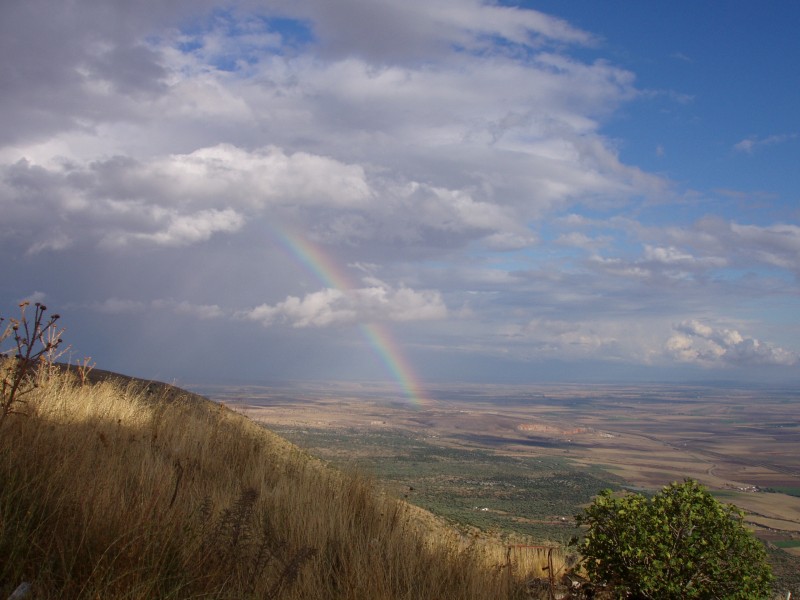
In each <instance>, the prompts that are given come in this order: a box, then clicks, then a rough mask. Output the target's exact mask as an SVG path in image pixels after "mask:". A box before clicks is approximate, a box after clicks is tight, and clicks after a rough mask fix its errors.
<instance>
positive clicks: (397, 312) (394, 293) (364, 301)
mask: <svg viewBox="0 0 800 600" xmlns="http://www.w3.org/2000/svg"><path fill="white" fill-rule="evenodd" d="M368 282H369V283H371V284H372V285H370V286H369V287H364V288H358V289H353V290H346V291H342V290H338V289H334V288H325V289H323V290H320V291H318V292H312V293H310V294H306V296H304V297H303V298H302V299H301V298H298V297H296V296H289V297H288V298H286V300H284V301H282V302H279V303H277V304H275V305H269V304H262V305H260V306H257V307H255V308H253V309H251V310H248V311H243V312H241V313H239V316H240V318H244V319H249V320H253V321H259V322H260V323H262V324H263V325H264V326H265V327H268V326H270V325H273V324H275V323H276V322H286V323H289V324H291V325H292V326H293V327H309V326H314V327H328V326H331V325H343V324H352V323H357V322H361V323H364V322H370V321H421V320H431V319H443V318H445V317H446V316H447V308H446V306H445V304H444V302H443V301H442V297H441V295H440V294H439V293H438V292H435V291H430V290H424V291H415V290H412V289H410V288H406V287H401V288H398V289H392V288H390V287H389V286H387V285H386V284H385V283H383V282H380V281H378V280H375V279H372V278H368Z"/></svg>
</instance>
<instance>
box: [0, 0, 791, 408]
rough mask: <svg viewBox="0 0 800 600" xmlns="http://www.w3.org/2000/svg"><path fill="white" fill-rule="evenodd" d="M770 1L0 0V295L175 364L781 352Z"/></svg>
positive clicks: (277, 376)
mask: <svg viewBox="0 0 800 600" xmlns="http://www.w3.org/2000/svg"><path fill="white" fill-rule="evenodd" d="M798 30H800V4H798V3H794V2H786V1H777V0H775V1H769V0H768V1H765V2H758V3H755V2H750V1H747V2H745V1H741V0H731V1H729V2H725V3H718V2H708V1H697V0H675V1H671V2H633V1H622V0H609V1H608V2H596V1H595V0H573V1H571V2H561V1H555V0H542V1H538V2H537V1H529V2H519V3H517V2H484V1H481V0H403V1H402V2H401V1H399V0H337V2H330V0H291V1H287V0H259V1H245V0H242V1H239V2H237V1H233V0H232V1H229V2H221V1H216V0H191V1H182V0H176V1H174V2H161V1H155V0H143V1H139V2H127V1H122V0H74V1H72V2H57V3H53V2H49V1H45V0H7V1H5V2H3V7H2V18H0V109H1V110H0V252H2V254H1V256H2V260H1V261H0V281H2V286H0V314H2V315H4V316H13V315H14V314H15V313H16V311H17V308H16V304H17V303H18V302H20V301H22V300H25V299H28V300H32V301H39V302H43V303H45V304H46V305H47V306H48V308H49V309H50V311H51V312H52V311H56V312H58V313H59V314H61V316H62V319H61V321H62V323H63V325H64V326H65V327H66V328H67V330H66V332H65V334H64V338H65V340H66V342H67V343H69V344H70V350H69V352H68V354H67V355H66V356H67V358H69V359H71V360H74V361H77V360H81V359H82V358H83V357H87V356H88V357H91V358H92V360H94V361H95V362H96V365H97V367H98V368H104V369H110V370H115V371H121V372H124V373H127V374H130V375H135V376H140V377H147V378H154V379H161V380H166V381H177V382H205V383H215V382H218V383H222V382H226V383H235V382H269V381H277V380H315V381H325V380H330V379H336V380H346V381H361V380H364V381H367V380H369V381H389V382H395V383H396V384H397V385H398V386H400V387H401V388H402V389H403V390H404V391H405V393H406V394H407V395H408V396H409V397H410V398H417V399H419V398H420V397H421V396H422V395H423V394H424V392H423V390H424V386H425V384H426V383H441V382H486V383H525V382H556V381H586V382H591V381H619V382H640V381H670V382H689V381H732V382H743V383H745V382H751V383H774V382H779V383H797V382H800V168H798V167H799V164H798V163H800V110H798V107H800V36H798V35H797V31H798Z"/></svg>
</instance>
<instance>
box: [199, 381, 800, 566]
mask: <svg viewBox="0 0 800 600" xmlns="http://www.w3.org/2000/svg"><path fill="white" fill-rule="evenodd" d="M194 389H195V391H198V392H200V393H202V394H204V395H206V396H209V397H211V398H212V399H215V400H217V401H219V402H222V403H224V404H226V405H228V406H230V407H231V408H234V409H236V410H238V411H240V412H242V413H245V414H247V415H248V416H250V417H251V418H253V419H254V420H256V421H259V422H262V423H264V424H265V425H267V426H268V427H269V428H270V429H272V430H274V431H277V432H279V433H281V434H282V435H284V436H285V437H287V438H288V439H290V440H292V441H293V442H295V443H297V444H299V445H300V446H302V447H305V448H307V449H308V450H309V451H310V452H312V453H314V454H316V455H318V456H321V457H323V458H325V459H328V460H331V461H333V462H335V463H337V464H339V465H342V466H345V467H346V466H348V465H352V466H356V467H358V468H360V469H363V470H367V471H369V472H371V473H372V474H373V475H374V476H375V477H376V478H377V479H379V480H381V481H382V482H383V484H384V485H386V486H387V487H389V488H391V489H392V490H393V491H394V492H395V493H398V494H400V495H401V496H406V497H408V499H409V500H410V501H412V502H414V503H416V504H418V505H420V506H423V507H425V508H428V509H430V510H432V511H434V512H436V513H438V514H441V515H444V516H447V517H449V518H451V519H452V520H453V521H454V522H456V523H462V524H464V525H465V526H468V525H477V526H479V527H481V528H496V529H499V530H510V531H519V532H523V533H530V534H533V535H536V536H538V537H544V538H547V539H552V540H556V541H564V540H566V539H567V538H569V537H570V536H571V535H573V534H574V533H575V529H574V525H573V519H572V517H573V515H574V514H575V513H576V512H577V511H578V509H579V507H580V506H581V505H582V504H585V503H587V502H589V501H590V499H591V497H592V496H593V495H594V494H596V493H597V492H598V491H599V490H600V489H603V488H606V487H611V488H621V487H627V488H631V489H637V490H638V489H643V490H655V489H657V488H659V487H660V486H662V485H665V484H667V483H669V482H671V481H675V480H682V479H683V478H685V477H692V478H694V479H697V480H698V481H700V482H702V483H703V484H705V485H706V486H708V487H709V488H710V489H711V490H713V491H714V493H715V494H717V495H718V496H719V497H720V499H722V500H724V501H727V502H732V503H734V504H736V505H738V506H739V507H741V508H742V509H744V510H745V511H746V512H747V520H748V522H749V523H750V524H751V525H752V526H753V527H754V529H755V530H756V532H757V534H758V535H759V536H760V537H761V538H762V539H764V540H767V541H769V542H771V543H772V544H773V545H774V546H775V547H780V548H782V549H783V550H784V551H785V552H787V553H791V554H793V555H795V556H797V557H800V547H799V546H800V497H799V496H800V452H798V450H800V394H798V393H796V392H794V391H790V390H777V389H766V388H764V389H750V390H742V389H733V388H724V387H712V386H707V387H705V386H673V385H669V386H667V385H664V386H656V385H648V386H642V385H637V386H615V385H591V386H588V385H552V386H548V385H538V386H524V387H523V386H519V387H517V386H486V385H475V386H469V385H457V386H441V387H431V388H429V389H427V390H426V393H427V400H425V401H424V402H422V403H421V404H420V405H419V406H417V405H414V404H412V403H410V402H409V401H408V400H407V399H406V398H404V397H403V396H402V395H401V394H400V393H399V392H398V391H397V390H396V389H395V388H393V387H392V386H390V385H381V384H358V385H356V384H343V383H339V384H336V383H334V384H328V383H326V384H324V385H318V386H315V385H309V384H302V385H289V384H287V385H283V386H269V387H259V386H247V387H244V386H239V387H230V386H228V387H224V386H217V387H212V386H206V387H203V388H197V387H195V388H194Z"/></svg>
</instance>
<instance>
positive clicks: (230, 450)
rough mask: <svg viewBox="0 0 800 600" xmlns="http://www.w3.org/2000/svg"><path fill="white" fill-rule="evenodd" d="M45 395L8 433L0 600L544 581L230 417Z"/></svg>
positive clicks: (123, 391) (48, 376) (94, 393)
mask: <svg viewBox="0 0 800 600" xmlns="http://www.w3.org/2000/svg"><path fill="white" fill-rule="evenodd" d="M39 383H40V385H39V387H38V388H36V389H35V390H33V391H32V392H31V393H30V394H28V395H27V396H26V403H25V404H24V405H21V406H20V407H18V408H19V409H20V410H21V412H22V413H23V414H12V415H10V416H9V418H8V419H7V420H6V422H5V423H4V424H3V426H2V428H0V557H2V560H1V561H0V597H3V598H5V597H7V596H8V595H9V594H10V593H11V591H13V589H14V588H15V587H16V586H17V585H18V584H19V583H20V582H22V581H27V582H31V584H32V586H33V591H34V597H35V598H37V599H38V598H67V599H68V598H87V599H88V598H92V599H95V598H131V599H133V598H142V599H144V598H237V599H238V598H250V597H252V598H289V599H301V598H302V599H319V600H327V599H337V598H341V599H369V600H381V599H395V598H398V599H399V598H406V599H409V600H412V599H413V600H417V599H429V598H430V599H454V600H455V599H459V600H462V599H469V598H476V599H477V598H481V599H482V598H487V599H488V598H492V599H494V598H514V597H527V596H524V592H523V588H524V585H523V583H524V581H525V580H526V579H528V578H530V577H531V576H533V575H541V574H542V573H541V572H538V573H537V572H535V571H536V569H538V568H539V567H541V566H542V560H541V556H539V557H538V558H537V557H536V556H535V555H536V552H532V553H531V552H528V553H521V554H520V553H517V554H520V555H519V556H517V555H515V556H514V557H513V562H514V568H513V569H512V570H511V578H510V579H509V577H508V575H509V571H508V570H507V569H505V568H504V564H505V558H506V557H505V547H504V546H503V545H502V544H501V543H500V542H499V540H495V541H492V540H487V539H486V538H481V537H479V536H475V537H471V536H465V535H462V534H458V533H456V532H454V531H452V530H450V529H449V528H447V527H445V526H444V525H443V524H442V523H440V522H438V521H437V520H436V519H434V518H433V517H432V516H430V515H427V514H424V513H422V512H421V511H420V510H419V509H416V508H414V507H410V506H408V505H407V504H405V503H403V502H401V501H398V500H396V499H393V498H390V497H387V496H386V495H384V494H382V493H380V492H379V491H378V490H377V488H376V487H375V486H374V485H373V483H372V482H371V481H370V480H369V479H366V478H365V477H363V476H362V475H359V474H357V473H354V474H343V473H341V472H338V471H335V470H333V469H330V468H328V467H326V466H325V465H323V464H321V463H320V462H319V461H316V460H314V459H313V458H311V457H309V456H308V455H306V454H305V453H304V452H302V451H300V450H299V449H297V448H296V447H295V446H293V445H291V444H289V443H288V442H286V441H285V440H283V439H282V438H279V437H278V436H276V435H274V434H272V433H270V432H269V431H267V430H265V429H263V428H261V427H259V426H258V425H256V424H255V423H253V422H252V421H249V420H248V419H246V418H245V417H243V416H241V415H238V414H236V413H234V412H232V411H230V410H228V409H225V408H224V407H221V406H219V405H215V404H212V403H210V402H205V401H202V400H198V399H197V398H189V397H188V396H187V397H184V398H177V399H176V398H175V397H174V394H173V396H172V397H170V398H167V397H166V396H164V397H154V396H153V395H152V394H150V395H148V393H147V391H146V388H144V387H143V386H141V385H135V384H130V385H128V386H127V387H125V386H121V385H120V384H119V383H116V384H115V383H112V382H101V383H96V384H93V385H80V383H79V381H78V379H77V378H75V377H74V376H72V375H70V374H68V373H55V372H49V371H48V372H45V373H44V374H43V375H41V381H40V382H39ZM156 396H157V395H156ZM523 554H524V555H525V557H526V558H525V557H522V555H523ZM526 561H527V562H528V563H529V564H524V563H525V562H526ZM560 561H561V554H560V553H556V562H557V568H560V567H561V564H560Z"/></svg>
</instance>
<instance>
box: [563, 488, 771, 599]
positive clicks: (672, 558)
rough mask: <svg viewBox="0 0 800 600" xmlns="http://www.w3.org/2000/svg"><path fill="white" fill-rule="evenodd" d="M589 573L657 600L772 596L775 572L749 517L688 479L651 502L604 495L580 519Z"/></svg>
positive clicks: (625, 590) (637, 595)
mask: <svg viewBox="0 0 800 600" xmlns="http://www.w3.org/2000/svg"><path fill="white" fill-rule="evenodd" d="M576 519H577V521H578V523H579V524H580V525H586V526H588V530H587V532H586V536H585V538H584V539H583V540H582V541H581V542H580V544H579V549H580V551H581V554H582V556H583V565H584V567H585V569H586V571H587V573H588V574H589V576H590V577H591V578H592V579H593V580H595V581H598V582H600V581H602V582H605V583H608V584H610V585H612V586H614V588H615V590H617V591H618V593H619V594H620V596H625V595H626V594H628V595H629V596H628V597H633V598H652V599H656V598H657V599H660V600H661V599H663V600H668V599H678V598H681V599H683V598H720V599H723V598H724V599H739V598H741V599H745V598H749V599H752V598H767V597H769V594H770V584H771V581H772V573H771V570H770V567H769V565H768V564H767V560H766V551H765V549H764V546H763V545H762V544H761V543H760V542H759V541H758V540H757V539H756V538H755V537H754V536H753V534H752V533H751V532H750V531H748V530H747V529H746V528H745V527H744V524H743V513H742V511H741V510H739V509H738V508H736V507H735V506H733V505H729V504H722V503H720V502H718V501H717V500H716V499H715V498H714V497H713V496H712V495H711V494H710V493H709V492H708V491H706V489H705V488H704V487H703V486H701V485H699V484H698V483H697V482H695V481H693V480H690V479H687V480H686V481H684V482H683V483H672V484H670V485H668V486H666V487H664V488H663V489H662V490H661V492H659V493H657V494H656V495H655V496H653V497H652V498H651V499H648V498H646V497H645V496H642V495H641V494H632V493H627V494H624V495H622V496H614V495H612V493H611V491H610V490H605V491H603V492H601V493H600V494H599V495H598V496H597V498H595V500H594V502H593V503H592V504H591V505H590V506H589V507H588V508H586V509H585V510H584V511H583V513H582V514H580V515H578V516H577V517H576Z"/></svg>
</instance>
